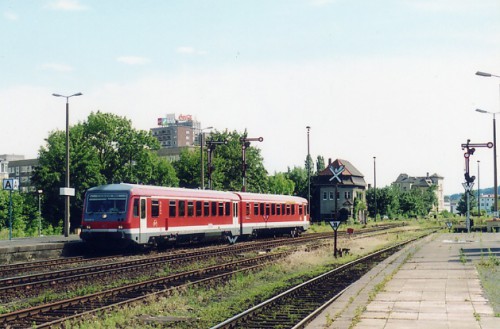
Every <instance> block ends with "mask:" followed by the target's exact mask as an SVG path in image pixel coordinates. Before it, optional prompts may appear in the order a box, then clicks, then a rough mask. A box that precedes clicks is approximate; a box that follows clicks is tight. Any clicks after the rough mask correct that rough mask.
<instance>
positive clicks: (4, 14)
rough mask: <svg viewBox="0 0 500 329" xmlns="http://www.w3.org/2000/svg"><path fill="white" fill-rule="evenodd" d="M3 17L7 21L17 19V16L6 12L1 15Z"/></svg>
mask: <svg viewBox="0 0 500 329" xmlns="http://www.w3.org/2000/svg"><path fill="white" fill-rule="evenodd" d="M3 17H5V18H6V19H7V20H9V21H17V20H18V19H19V15H17V14H16V13H14V12H12V11H6V12H4V13H3Z"/></svg>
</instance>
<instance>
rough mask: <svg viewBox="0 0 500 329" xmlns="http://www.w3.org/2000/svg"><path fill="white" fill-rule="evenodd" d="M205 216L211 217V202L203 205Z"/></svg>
mask: <svg viewBox="0 0 500 329" xmlns="http://www.w3.org/2000/svg"><path fill="white" fill-rule="evenodd" d="M203 216H205V217H208V216H210V202H208V201H205V202H204V203H203Z"/></svg>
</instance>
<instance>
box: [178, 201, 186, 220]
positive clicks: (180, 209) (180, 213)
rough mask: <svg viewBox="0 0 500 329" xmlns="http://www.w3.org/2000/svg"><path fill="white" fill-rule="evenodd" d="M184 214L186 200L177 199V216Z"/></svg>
mask: <svg viewBox="0 0 500 329" xmlns="http://www.w3.org/2000/svg"><path fill="white" fill-rule="evenodd" d="M184 216H186V201H184V200H180V201H179V217H184Z"/></svg>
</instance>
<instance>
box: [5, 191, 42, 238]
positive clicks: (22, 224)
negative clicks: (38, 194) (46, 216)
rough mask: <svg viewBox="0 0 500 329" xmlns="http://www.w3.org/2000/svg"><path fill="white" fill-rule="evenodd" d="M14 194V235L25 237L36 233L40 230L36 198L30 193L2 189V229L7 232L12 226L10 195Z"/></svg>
mask: <svg viewBox="0 0 500 329" xmlns="http://www.w3.org/2000/svg"><path fill="white" fill-rule="evenodd" d="M11 195H12V235H13V236H14V237H23V236H29V235H35V233H36V232H37V231H38V208H37V203H36V198H35V196H34V195H33V194H30V193H19V192H17V191H13V192H12V194H11V192H10V191H4V190H0V230H2V231H4V232H6V235H8V233H7V232H8V230H9V227H10V216H9V207H10V197H11Z"/></svg>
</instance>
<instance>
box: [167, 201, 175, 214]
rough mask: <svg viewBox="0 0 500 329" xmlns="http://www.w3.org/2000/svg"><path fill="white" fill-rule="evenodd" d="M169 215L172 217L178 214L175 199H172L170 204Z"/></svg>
mask: <svg viewBox="0 0 500 329" xmlns="http://www.w3.org/2000/svg"><path fill="white" fill-rule="evenodd" d="M168 215H169V216H170V217H175V215H176V204H175V201H170V203H169V205H168Z"/></svg>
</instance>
